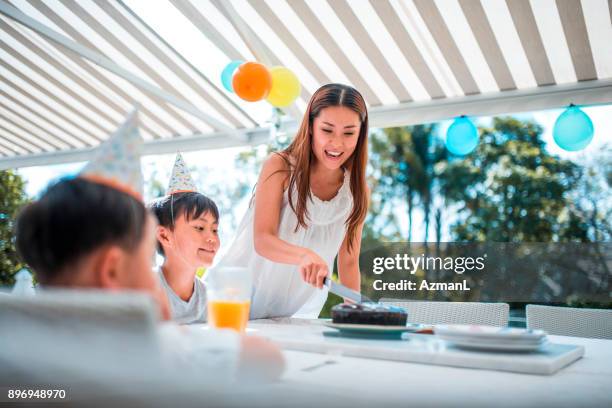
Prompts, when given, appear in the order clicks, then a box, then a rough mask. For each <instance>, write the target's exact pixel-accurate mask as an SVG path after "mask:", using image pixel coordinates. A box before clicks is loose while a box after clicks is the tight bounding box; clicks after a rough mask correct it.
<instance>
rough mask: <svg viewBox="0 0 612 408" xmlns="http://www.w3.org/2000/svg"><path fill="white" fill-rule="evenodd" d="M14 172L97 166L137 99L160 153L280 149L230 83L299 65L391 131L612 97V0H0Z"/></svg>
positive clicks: (2, 130)
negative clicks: (356, 100) (229, 68)
mask: <svg viewBox="0 0 612 408" xmlns="http://www.w3.org/2000/svg"><path fill="white" fill-rule="evenodd" d="M0 13H1V14H0V168H11V167H22V166H31V165H40V164H52V163H59V162H68V161H78V160H86V159H87V158H88V157H89V155H90V153H91V149H93V148H95V146H97V145H98V144H99V143H100V142H101V141H103V140H104V139H105V138H106V137H108V135H109V134H110V133H111V132H112V130H113V129H114V128H115V127H116V126H117V125H118V124H119V123H120V122H121V121H122V120H123V118H124V116H125V114H126V113H127V112H128V111H129V110H130V109H131V107H132V106H133V105H135V104H139V105H140V106H141V115H140V118H141V129H142V135H143V137H144V139H145V152H146V153H149V154H153V153H164V152H174V151H177V150H182V151H189V150H196V149H205V148H220V147H229V146H237V145H244V144H255V143H262V142H265V141H267V140H268V137H269V136H268V134H269V131H268V128H269V126H270V119H271V112H272V110H271V108H270V106H269V105H268V104H267V103H266V102H258V103H248V102H244V101H242V100H240V99H239V98H237V97H236V96H235V95H234V94H232V93H229V92H226V91H225V90H224V89H223V88H222V87H221V86H220V80H219V76H220V72H221V70H222V69H223V67H224V66H225V65H226V64H227V63H228V62H229V61H231V60H236V59H239V60H257V61H260V62H263V63H265V64H267V65H269V66H273V65H284V66H286V67H288V68H290V69H291V70H293V71H294V72H295V73H296V74H297V76H298V77H299V79H300V81H301V83H302V86H303V89H302V93H301V95H300V97H299V98H298V100H297V101H296V103H295V104H293V105H292V106H291V107H290V108H288V109H287V112H286V113H287V114H288V116H289V118H290V119H289V120H288V121H287V123H286V127H287V129H291V128H292V127H294V126H295V124H296V123H297V121H298V120H299V119H301V115H302V113H303V111H304V109H305V106H306V104H307V102H308V99H309V98H310V96H311V95H312V93H313V92H314V91H315V90H316V89H317V88H318V87H319V86H321V85H322V84H325V83H329V82H342V83H346V84H350V85H353V86H355V87H356V88H357V89H359V90H360V91H361V92H362V93H363V95H364V97H365V98H366V100H367V102H368V105H369V106H370V112H371V123H372V125H373V126H376V127H387V126H398V125H407V124H414V123H425V122H432V121H437V120H443V119H449V118H452V117H454V116H458V115H461V114H466V115H493V114H498V113H511V112H521V111H531V110H540V109H550V108H559V107H562V106H565V105H568V104H570V103H574V104H577V105H594V104H603V103H610V102H612V23H611V20H612V0H582V1H580V0H170V1H167V0H158V1H155V2H151V1H146V0H78V1H76V0H49V1H40V0H0Z"/></svg>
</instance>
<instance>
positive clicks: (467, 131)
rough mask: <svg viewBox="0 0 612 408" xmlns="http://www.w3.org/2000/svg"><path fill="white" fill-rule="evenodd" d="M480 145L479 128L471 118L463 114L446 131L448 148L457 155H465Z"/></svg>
mask: <svg viewBox="0 0 612 408" xmlns="http://www.w3.org/2000/svg"><path fill="white" fill-rule="evenodd" d="M476 146H478V129H476V126H474V124H473V123H472V121H471V120H469V119H468V118H466V117H465V116H461V117H459V118H457V119H455V121H454V122H453V124H452V125H450V126H449V128H448V130H447V131H446V148H447V149H448V150H449V151H450V152H451V153H452V154H455V155H457V156H465V155H466V154H468V153H471V152H472V151H473V150H474V149H475V148H476Z"/></svg>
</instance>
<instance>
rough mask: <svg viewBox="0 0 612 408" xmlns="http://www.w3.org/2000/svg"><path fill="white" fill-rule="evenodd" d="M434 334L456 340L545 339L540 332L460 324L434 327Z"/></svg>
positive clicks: (543, 333)
mask: <svg viewBox="0 0 612 408" xmlns="http://www.w3.org/2000/svg"><path fill="white" fill-rule="evenodd" d="M434 333H435V334H436V335H442V336H449V337H450V336H456V337H457V338H475V339H476V338H481V339H490V340H494V339H500V340H501V339H508V340H510V339H513V340H540V339H543V338H545V337H546V332H544V331H542V330H531V329H521V328H517V327H496V326H483V325H462V324H451V325H438V326H435V328H434Z"/></svg>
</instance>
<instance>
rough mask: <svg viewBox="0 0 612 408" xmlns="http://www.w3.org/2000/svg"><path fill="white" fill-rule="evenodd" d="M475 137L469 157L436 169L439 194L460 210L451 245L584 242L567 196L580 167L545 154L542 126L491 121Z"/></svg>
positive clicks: (583, 227)
mask: <svg viewBox="0 0 612 408" xmlns="http://www.w3.org/2000/svg"><path fill="white" fill-rule="evenodd" d="M480 133H481V135H480V143H479V144H478V147H477V148H476V150H475V151H474V152H472V153H470V154H469V155H468V156H466V157H465V158H463V159H458V160H455V161H450V162H448V164H447V165H445V166H441V167H440V172H441V175H442V177H441V178H440V180H442V182H443V185H442V186H441V192H442V194H443V195H444V197H445V199H446V200H447V202H449V203H455V204H458V205H459V208H458V212H457V215H458V218H457V221H456V222H455V223H454V224H453V225H452V226H451V232H452V234H453V238H454V240H455V241H464V242H466V241H467V242H484V241H489V242H567V241H581V242H582V241H588V237H587V228H586V224H585V223H584V221H583V220H582V218H581V217H580V214H578V212H577V211H576V210H575V209H574V208H573V206H572V200H571V197H570V194H571V192H572V190H573V189H575V188H576V186H577V185H578V181H579V180H580V178H581V177H582V171H581V168H580V167H579V166H578V165H576V164H575V163H573V162H572V161H570V160H564V159H561V158H559V157H557V156H553V155H551V154H550V153H548V152H547V150H546V149H545V143H544V141H543V140H542V139H541V135H542V128H541V126H540V125H538V124H536V123H534V122H521V121H520V120H518V119H515V118H512V117H506V118H494V119H493V126H492V127H491V128H484V129H481V130H480Z"/></svg>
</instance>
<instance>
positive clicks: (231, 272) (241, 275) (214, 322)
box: [206, 267, 252, 333]
mask: <svg viewBox="0 0 612 408" xmlns="http://www.w3.org/2000/svg"><path fill="white" fill-rule="evenodd" d="M251 282H252V279H251V274H250V273H249V270H248V269H247V268H242V267H221V268H218V269H217V270H215V271H214V274H211V276H209V279H208V280H207V281H206V283H207V286H206V296H207V303H208V305H207V307H208V324H209V325H210V326H211V327H214V328H217V329H234V330H236V331H238V332H240V333H244V331H245V329H246V325H247V322H248V320H249V309H250V306H251V287H252V283H251Z"/></svg>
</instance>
